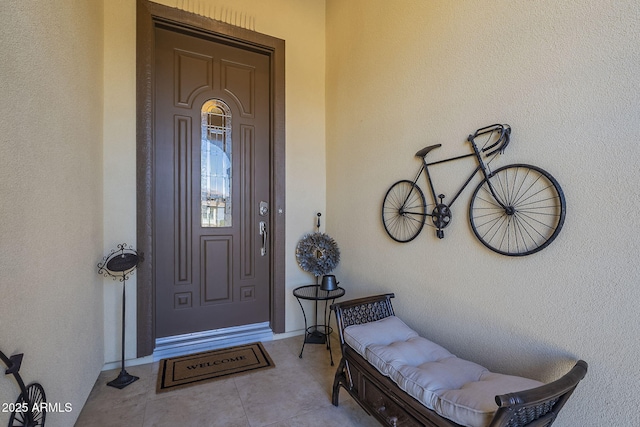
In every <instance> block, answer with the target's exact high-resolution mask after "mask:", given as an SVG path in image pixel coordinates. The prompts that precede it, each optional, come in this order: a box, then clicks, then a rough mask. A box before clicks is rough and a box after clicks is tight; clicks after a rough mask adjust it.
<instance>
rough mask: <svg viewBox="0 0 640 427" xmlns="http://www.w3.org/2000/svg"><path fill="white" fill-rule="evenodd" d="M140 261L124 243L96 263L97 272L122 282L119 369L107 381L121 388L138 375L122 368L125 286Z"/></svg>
mask: <svg viewBox="0 0 640 427" xmlns="http://www.w3.org/2000/svg"><path fill="white" fill-rule="evenodd" d="M140 262H142V257H141V256H139V255H138V253H137V252H136V251H135V250H133V249H132V248H128V247H127V245H126V243H123V244H121V245H118V248H117V249H115V250H113V251H111V253H110V254H109V255H107V256H106V257H104V259H103V260H102V263H100V264H98V273H99V274H104V275H105V276H107V275H108V276H111V277H113V279H114V280H115V279H118V278H119V279H120V281H121V282H122V358H121V363H122V364H121V369H120V375H118V378H116V379H114V380H113V381H109V382H108V383H107V385H108V386H111V387H115V388H119V389H123V388H125V387H126V386H128V385H129V384H131V383H133V382H135V381H137V380H138V379H139V377H136V376H133V375H131V374H129V373H128V372H127V370H126V369H124V342H125V339H124V338H125V315H126V301H127V298H126V292H125V291H126V286H127V278H128V277H129V275H131V274H133V272H134V270H135V269H136V268H137V267H138V264H139V263H140Z"/></svg>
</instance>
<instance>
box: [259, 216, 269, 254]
mask: <svg viewBox="0 0 640 427" xmlns="http://www.w3.org/2000/svg"><path fill="white" fill-rule="evenodd" d="M267 234H268V232H267V223H266V222H264V221H260V235H261V236H262V247H261V248H260V255H261V256H265V255H266V254H267Z"/></svg>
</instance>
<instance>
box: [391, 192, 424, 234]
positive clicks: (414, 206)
mask: <svg viewBox="0 0 640 427" xmlns="http://www.w3.org/2000/svg"><path fill="white" fill-rule="evenodd" d="M425 216H426V203H425V200H424V194H423V193H422V190H421V189H420V187H418V186H417V185H415V184H414V183H413V182H411V181H408V180H402V181H398V182H396V183H395V184H393V185H392V186H391V188H389V190H388V191H387V194H386V195H385V196H384V201H383V202H382V224H383V225H384V229H385V230H386V231H387V234H388V235H389V237H391V238H392V239H393V240H395V241H396V242H400V243H407V242H410V241H412V240H413V239H415V238H416V236H417V235H418V234H420V231H422V227H424V221H425Z"/></svg>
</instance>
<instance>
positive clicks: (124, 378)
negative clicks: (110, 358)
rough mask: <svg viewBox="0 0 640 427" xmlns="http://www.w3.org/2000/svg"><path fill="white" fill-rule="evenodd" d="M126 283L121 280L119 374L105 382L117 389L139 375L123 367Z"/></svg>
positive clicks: (134, 379) (131, 381)
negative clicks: (120, 351) (120, 352)
mask: <svg viewBox="0 0 640 427" xmlns="http://www.w3.org/2000/svg"><path fill="white" fill-rule="evenodd" d="M126 285H127V281H126V280H123V281H122V359H121V360H122V364H121V366H122V368H121V370H120V375H118V378H116V379H115V380H113V381H109V382H108V383H107V385H108V386H111V387H115V388H119V389H123V388H125V387H126V386H128V385H129V384H131V383H133V382H135V381H137V380H139V379H140V378H139V377H136V376H133V375H130V374H129V373H128V372H127V370H126V369H124V331H125V329H124V319H125V313H126V311H125V308H126V301H127V299H126V298H127V297H126V293H125V287H126Z"/></svg>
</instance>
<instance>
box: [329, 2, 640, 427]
mask: <svg viewBox="0 0 640 427" xmlns="http://www.w3.org/2000/svg"><path fill="white" fill-rule="evenodd" d="M638 46H640V4H639V3H638V2H637V1H635V0H625V1H615V2H614V1H601V2H592V1H588V0H579V1H577V0H573V1H561V2H558V1H553V0H543V1H536V2H531V1H526V0H516V1H513V0H482V1H476V2H470V1H460V2H452V1H422V0H403V1H394V2H388V1H383V0H351V1H336V0H328V1H327V105H328V106H332V107H330V108H327V206H328V217H329V223H328V231H329V233H331V234H332V235H333V237H334V238H335V239H336V240H337V241H338V243H339V244H340V245H341V250H342V262H341V265H340V267H339V270H338V271H337V272H336V274H337V275H339V279H340V280H341V281H342V283H343V284H344V286H345V287H346V288H347V291H348V292H349V293H350V294H351V296H355V295H364V294H372V293H376V292H381V291H393V292H395V293H396V295H397V298H396V301H395V306H396V307H397V312H398V313H399V314H400V315H401V316H402V317H403V318H405V320H406V321H407V322H408V323H409V324H410V325H411V326H412V327H414V328H415V329H417V330H418V331H420V332H421V333H423V334H424V335H425V336H427V337H430V338H431V339H433V340H434V341H436V342H438V343H440V344H442V345H444V346H445V347H447V348H448V349H450V350H451V351H452V352H454V353H456V354H458V355H459V356H461V357H465V358H468V359H471V360H474V361H477V362H479V363H481V364H484V365H486V366H488V367H489V368H491V369H495V370H497V371H503V372H506V373H514V374H522V375H527V376H531V377H533V378H537V379H540V380H544V381H548V380H551V379H554V378H556V377H557V376H559V375H560V374H561V373H563V372H565V371H566V370H568V369H569V367H570V366H572V364H573V362H574V361H575V360H576V359H577V358H583V359H585V360H586V361H587V362H589V364H590V371H589V373H588V374H587V377H586V379H585V381H584V382H583V383H582V384H581V385H580V386H579V388H578V390H577V391H576V393H575V395H574V397H573V398H572V400H570V401H569V403H568V405H567V407H566V409H565V412H564V413H563V414H561V417H560V419H559V420H558V422H557V424H558V426H575V427H585V426H594V427H596V426H605V425H615V426H637V425H640V414H639V412H638V410H637V398H636V396H637V395H638V393H639V392H640V386H639V385H638V384H640V371H639V370H638V369H637V364H636V360H637V354H638V352H639V350H640V341H638V339H637V336H638V333H639V332H640V320H639V319H640V316H639V315H638V314H637V308H636V306H637V303H638V301H640V287H639V286H638V277H639V273H640V267H638V261H637V257H638V252H639V249H640V239H639V237H638V225H639V223H640V197H639V196H640V191H639V190H638V189H639V188H640V174H639V173H638V163H639V162H640V148H639V144H638V141H639V140H640V85H639V83H638V71H637V68H638V64H640V49H639V48H638ZM495 122H501V123H508V124H510V125H511V126H512V128H513V133H512V143H511V145H510V146H509V147H508V149H507V151H506V153H505V154H504V155H503V156H502V157H501V159H499V162H500V164H507V163H513V162H525V163H531V164H535V165H538V166H541V167H542V168H544V169H546V170H548V171H549V172H551V173H552V174H553V175H554V176H555V177H556V178H557V179H558V181H559V182H560V184H561V185H562V187H563V189H564V191H565V194H566V199H567V217H566V222H565V225H564V229H563V230H562V232H561V233H560V235H559V237H558V238H557V239H556V241H555V242H553V243H552V244H551V246H549V247H548V248H546V249H544V250H543V251H542V252H540V253H538V254H535V255H532V256H529V257H523V258H509V257H504V256H500V255H497V254H495V253H493V252H491V251H489V250H488V249H486V248H485V247H484V246H482V245H481V244H480V243H479V242H478V241H477V240H475V238H474V236H473V234H472V232H471V230H470V227H469V225H468V218H467V208H468V200H469V197H470V194H471V191H470V189H471V188H472V187H470V189H469V190H467V191H466V192H465V193H463V194H462V196H461V199H460V201H458V202H456V204H457V206H454V212H453V213H454V218H453V224H452V225H451V226H450V227H449V228H448V229H446V232H445V238H444V239H443V240H438V239H437V238H436V237H435V234H434V231H433V229H432V228H425V230H423V232H422V234H421V235H420V236H419V237H418V238H417V239H416V240H415V241H414V242H411V243H409V244H398V243H395V242H393V241H392V240H391V239H390V238H389V237H388V236H387V235H386V234H385V232H384V230H383V228H382V224H381V219H380V207H381V203H382V198H383V196H384V194H385V192H386V190H387V189H388V188H389V186H390V185H391V184H392V183H393V182H395V181H396V180H398V179H402V178H412V177H413V174H414V173H415V171H416V170H417V168H418V166H419V161H418V160H417V159H416V158H415V157H414V156H413V155H414V153H415V152H416V151H418V150H419V149H420V148H422V147H424V146H427V145H431V144H436V143H442V144H443V147H442V148H440V149H438V150H436V151H434V152H433V153H431V154H430V156H432V159H434V160H436V159H440V158H445V157H448V156H453V155H457V154H464V153H466V152H468V150H469V147H468V145H467V144H466V143H465V137H466V136H467V135H468V134H469V133H471V132H473V131H474V130H475V129H477V128H479V127H481V126H484V125H488V124H491V123H495ZM461 163H464V162H461ZM468 167H470V164H466V165H462V166H460V167H458V166H455V165H452V166H451V168H449V167H448V166H442V167H441V168H439V169H438V170H437V174H436V177H435V180H436V182H437V183H442V185H440V186H439V187H440V188H439V189H438V190H439V191H440V192H444V193H445V194H448V195H451V194H452V190H453V188H454V187H455V185H458V184H459V183H461V180H462V179H463V176H462V171H463V170H465V168H468ZM421 185H422V186H423V188H424V189H425V190H426V184H425V183H424V182H421Z"/></svg>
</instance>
